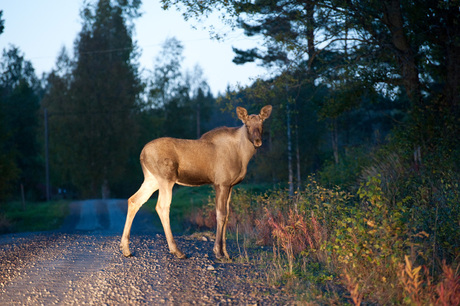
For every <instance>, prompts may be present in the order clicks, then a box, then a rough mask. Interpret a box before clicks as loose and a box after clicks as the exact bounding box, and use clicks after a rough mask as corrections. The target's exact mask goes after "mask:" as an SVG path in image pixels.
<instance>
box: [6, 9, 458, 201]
mask: <svg viewBox="0 0 460 306" xmlns="http://www.w3.org/2000/svg"><path fill="white" fill-rule="evenodd" d="M163 4H164V7H165V8H168V7H170V6H173V5H175V6H177V7H181V8H182V10H183V12H184V15H185V17H186V18H193V17H196V18H202V17H203V16H206V14H208V13H211V12H214V11H218V12H220V13H221V15H222V18H223V19H224V20H225V21H227V22H229V23H231V24H232V25H233V26H234V27H239V28H242V29H244V31H245V34H246V35H248V36H255V35H257V36H259V37H261V38H262V39H263V41H264V44H263V45H261V46H260V47H259V48H256V49H251V50H238V49H235V50H234V51H235V58H234V62H235V63H236V64H244V63H246V62H252V61H256V62H258V63H259V64H260V65H263V66H265V67H266V68H267V70H269V71H271V72H272V73H271V74H270V75H275V77H273V78H271V79H265V80H258V81H256V82H254V84H253V85H251V86H248V87H247V88H237V89H233V90H228V92H226V93H224V94H223V95H221V96H219V97H213V96H212V94H211V91H210V88H209V86H208V85H207V84H206V81H205V77H204V75H203V72H202V71H201V69H200V67H199V66H197V67H195V69H194V70H193V71H184V69H183V68H182V66H181V65H182V61H183V55H182V51H183V45H182V44H181V42H180V41H178V40H177V39H175V38H171V39H168V40H167V41H165V42H164V45H163V50H162V52H160V54H158V55H157V58H156V59H155V66H154V69H153V72H152V73H151V75H150V76H149V77H147V78H145V77H141V75H140V67H139V64H138V62H137V56H138V52H139V51H138V48H137V46H136V44H135V42H134V41H133V39H132V31H133V27H134V25H133V20H134V19H135V18H136V17H138V16H139V13H138V11H139V8H140V6H141V3H140V1H108V0H107V1H102V0H101V1H95V2H93V3H88V4H85V6H84V7H83V8H82V10H81V18H82V28H81V31H80V33H79V34H78V37H76V39H75V44H74V45H75V46H74V52H73V53H74V54H75V55H74V56H73V57H71V56H70V55H69V52H68V51H67V50H65V49H63V50H62V51H61V53H60V55H59V57H58V58H57V59H56V65H55V68H54V69H53V70H52V71H50V72H49V73H46V74H44V75H43V76H41V78H39V77H37V76H36V75H35V73H34V69H33V67H32V64H31V63H30V62H29V61H28V60H27V59H26V55H24V54H22V52H21V51H20V50H19V49H18V48H17V47H14V46H11V47H10V49H8V50H3V55H2V58H1V81H0V90H1V91H0V94H1V108H0V116H1V118H2V120H1V126H0V129H1V131H2V133H1V135H2V136H1V138H0V141H1V142H0V145H1V146H2V154H1V156H0V160H1V165H2V167H1V169H0V171H1V176H0V177H1V180H2V182H1V184H0V186H1V187H0V195H1V198H2V199H3V200H5V199H8V198H9V197H11V196H12V197H18V196H19V194H20V190H21V186H22V188H23V190H25V193H26V195H27V198H28V199H31V200H42V199H45V198H50V197H53V196H57V195H58V194H61V195H62V194H63V193H64V192H65V194H66V196H69V197H95V196H100V195H101V190H102V189H104V190H106V192H109V191H110V192H111V194H112V196H117V197H126V196H128V195H129V194H130V193H132V192H133V190H135V187H134V186H137V185H138V184H139V181H140V179H141V176H140V175H139V166H138V162H137V159H138V154H139V151H140V149H141V147H142V145H143V144H144V143H146V142H147V141H149V140H151V139H154V138H156V137H160V136H173V137H183V138H195V137H199V136H200V135H201V134H202V133H204V132H206V131H207V130H209V129H211V128H213V127H216V126H220V125H236V124H239V123H238V122H237V121H236V120H235V116H234V115H233V113H234V108H235V106H236V105H244V106H246V107H248V108H249V109H250V110H255V109H259V108H260V106H262V105H265V104H272V105H273V106H274V112H273V114H274V116H273V118H272V119H271V120H270V122H269V125H268V126H267V128H266V131H265V137H266V140H267V141H266V144H267V145H266V146H265V147H264V148H263V149H261V150H260V152H259V154H258V155H257V156H256V158H255V161H254V162H253V163H251V167H252V168H254V169H253V170H251V171H249V177H248V179H249V180H250V181H253V182H262V183H270V184H273V185H283V184H286V183H289V187H290V190H291V192H293V191H294V189H299V188H302V184H303V183H304V182H305V179H306V178H307V177H308V176H309V175H310V174H312V173H315V172H316V173H318V174H319V175H320V178H321V181H322V182H323V183H326V184H329V185H331V186H333V185H337V184H339V185H346V186H353V185H354V184H356V182H357V181H358V180H359V179H360V178H362V177H363V176H365V175H366V173H369V172H372V171H374V172H375V171H377V170H376V169H375V168H376V167H386V166H387V167H391V166H394V165H392V163H399V164H401V167H405V168H407V169H406V170H407V171H412V172H414V173H419V175H423V174H424V173H426V174H427V175H428V173H438V174H441V173H444V171H448V172H449V173H457V171H458V148H459V145H458V141H457V139H458V136H457V135H458V128H459V106H458V104H459V84H460V79H459V78H460V77H459V75H460V68H459V66H460V51H459V50H460V49H459V48H460V47H459V41H458V40H459V38H458V37H459V31H460V30H459V28H460V25H459V22H458V18H457V17H458V13H459V11H458V5H456V4H458V3H457V2H456V1H439V2H436V1H435V2H433V1H419V2H418V4H417V5H413V3H412V2H400V1H383V2H382V1H370V2H368V1H366V2H363V1H298V2H296V1H294V2H285V1H255V2H247V1H233V2H226V1H224V2H221V1H201V2H199V3H194V2H190V3H189V2H187V1H184V2H183V3H182V1H163ZM2 30H3V20H2ZM45 110H46V112H45ZM273 161H277V162H273ZM410 169H411V170H410ZM381 175H385V174H384V173H382V174H381ZM47 182H48V184H47ZM47 186H50V188H49V190H47Z"/></svg>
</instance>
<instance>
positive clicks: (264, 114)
mask: <svg viewBox="0 0 460 306" xmlns="http://www.w3.org/2000/svg"><path fill="white" fill-rule="evenodd" d="M271 113H272V106H271V105H266V106H264V107H262V109H261V110H260V115H259V116H260V118H261V119H262V120H265V119H267V118H268V117H270V114H271Z"/></svg>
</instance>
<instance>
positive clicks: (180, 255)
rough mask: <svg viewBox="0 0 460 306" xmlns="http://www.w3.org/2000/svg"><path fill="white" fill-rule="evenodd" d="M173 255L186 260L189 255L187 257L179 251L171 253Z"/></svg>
mask: <svg viewBox="0 0 460 306" xmlns="http://www.w3.org/2000/svg"><path fill="white" fill-rule="evenodd" d="M171 253H173V254H174V255H175V256H176V257H177V258H179V259H186V258H187V255H185V254H184V253H182V252H181V251H179V250H177V251H175V252H171Z"/></svg>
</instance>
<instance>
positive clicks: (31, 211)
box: [0, 200, 69, 234]
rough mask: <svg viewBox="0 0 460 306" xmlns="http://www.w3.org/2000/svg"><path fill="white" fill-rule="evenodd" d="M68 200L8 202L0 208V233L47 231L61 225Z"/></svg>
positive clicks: (67, 208)
mask: <svg viewBox="0 0 460 306" xmlns="http://www.w3.org/2000/svg"><path fill="white" fill-rule="evenodd" d="M68 204H69V202H68V201H63V200H60V201H50V202H26V203H25V205H24V206H23V204H22V203H21V202H19V201H18V202H9V203H7V204H4V205H2V207H1V208H0V234H6V233H19V232H35V231H48V230H54V229H58V228H60V227H61V225H62V222H63V221H64V219H65V217H66V216H67V215H68V213H69V205H68Z"/></svg>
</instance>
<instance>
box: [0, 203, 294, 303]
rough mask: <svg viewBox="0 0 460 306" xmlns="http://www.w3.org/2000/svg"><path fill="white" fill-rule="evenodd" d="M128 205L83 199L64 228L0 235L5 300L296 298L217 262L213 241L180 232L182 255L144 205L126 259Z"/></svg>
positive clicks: (247, 270)
mask: <svg viewBox="0 0 460 306" xmlns="http://www.w3.org/2000/svg"><path fill="white" fill-rule="evenodd" d="M125 206H126V202H125V201H121V200H107V201H97V200H92V201H83V202H76V203H73V204H72V214H71V217H70V218H69V219H68V220H67V221H66V222H65V225H64V228H63V229H62V230H61V231H56V232H43V233H27V234H16V235H3V236H0V305H56V304H57V305H84V304H86V305H142V304H147V305H161V304H167V305H190V304H200V305H203V304H206V305H208V304H209V305H216V304H223V305H227V304H228V305H236V304H238V305H240V304H243V305H255V304H257V305H276V304H278V305H286V304H295V297H293V296H290V295H288V294H286V293H285V292H284V290H283V289H282V288H274V287H270V286H268V285H266V284H265V283H264V278H263V273H262V271H259V270H258V269H257V268H256V267H254V266H252V265H249V264H241V263H216V262H215V261H214V255H213V252H212V248H213V243H214V242H213V241H212V240H211V239H208V238H203V236H200V235H193V237H192V236H179V237H177V236H176V241H177V244H178V246H179V247H180V248H181V250H182V251H183V252H184V253H185V254H187V256H188V258H187V259H185V260H180V259H177V258H175V257H174V256H173V255H171V254H169V251H168V248H167V244H166V239H165V237H164V235H163V234H162V230H161V229H157V228H154V227H153V225H152V224H153V223H152V222H151V221H150V220H151V216H150V215H149V214H148V213H147V212H145V211H142V210H141V211H140V212H139V214H138V216H136V219H135V220H134V223H133V229H132V235H131V250H132V251H133V253H134V256H133V257H129V258H125V257H123V256H122V254H121V252H120V250H119V246H118V245H119V243H120V238H121V233H122V229H123V224H124V218H125V211H126V207H125ZM231 248H232V246H230V248H229V251H231V250H232V249H231ZM233 251H234V252H233V253H235V251H236V250H233Z"/></svg>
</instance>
